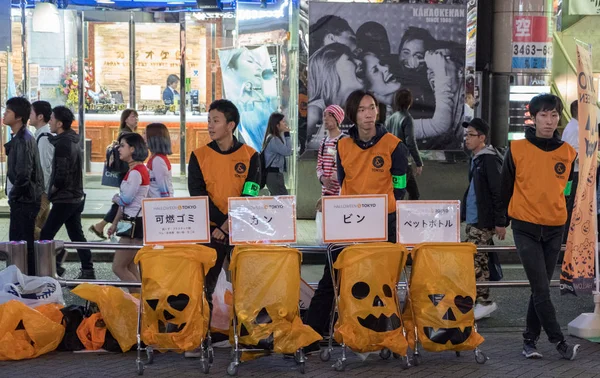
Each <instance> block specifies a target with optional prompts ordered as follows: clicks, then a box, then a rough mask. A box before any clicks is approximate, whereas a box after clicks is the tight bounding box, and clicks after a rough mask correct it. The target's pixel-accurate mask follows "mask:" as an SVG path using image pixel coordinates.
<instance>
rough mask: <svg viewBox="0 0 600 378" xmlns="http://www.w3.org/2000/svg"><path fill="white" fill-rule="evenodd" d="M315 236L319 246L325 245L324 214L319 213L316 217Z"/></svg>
mask: <svg viewBox="0 0 600 378" xmlns="http://www.w3.org/2000/svg"><path fill="white" fill-rule="evenodd" d="M315 227H316V229H315V235H316V242H317V244H318V245H322V244H323V213H322V212H320V211H317V215H315Z"/></svg>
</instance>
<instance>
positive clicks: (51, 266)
mask: <svg viewBox="0 0 600 378" xmlns="http://www.w3.org/2000/svg"><path fill="white" fill-rule="evenodd" d="M19 243H21V244H17V245H18V246H19V247H17V248H23V247H22V243H24V242H19ZM2 244H7V243H0V254H1V252H2ZM142 247H143V246H142V245H131V244H117V243H99V242H88V243H71V242H62V241H58V240H57V241H36V242H35V245H34V252H35V261H36V267H37V274H38V275H39V276H50V277H56V254H57V252H58V251H59V250H61V249H62V248H66V249H78V248H88V249H97V250H116V249H127V250H138V249H140V248H142ZM294 247H295V248H297V249H298V250H300V251H301V252H302V253H304V254H317V253H318V254H321V253H324V252H325V251H326V247H324V246H294ZM564 248H565V246H564V245H563V246H562V250H564ZM407 249H409V250H410V249H412V248H411V247H407ZM477 249H478V250H479V251H485V252H491V253H498V252H516V247H515V246H478V247H477ZM24 256H25V263H26V261H27V258H26V256H27V249H26V247H25V255H24ZM65 256H66V254H65ZM25 267H26V265H25ZM25 271H26V269H25ZM58 281H59V282H60V284H61V285H62V286H64V287H75V286H77V285H79V284H82V283H85V282H89V283H94V284H97V285H111V286H117V287H140V285H141V284H140V283H139V282H123V281H107V280H93V281H87V280H65V279H60V278H59V279H58ZM559 284H560V281H558V280H552V281H550V286H553V287H556V286H559ZM309 285H310V286H312V287H316V286H317V284H316V283H309ZM477 286H478V287H494V288H505V287H528V286H529V281H525V280H507V281H497V282H493V281H490V282H477ZM398 287H401V288H402V287H406V282H399V283H398Z"/></svg>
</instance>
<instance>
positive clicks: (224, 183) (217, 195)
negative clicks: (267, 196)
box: [194, 144, 256, 215]
mask: <svg viewBox="0 0 600 378" xmlns="http://www.w3.org/2000/svg"><path fill="white" fill-rule="evenodd" d="M255 153H256V151H255V150H254V149H253V148H252V147H250V146H248V145H246V144H243V145H242V147H240V148H239V149H238V150H237V151H235V152H232V153H230V154H221V153H219V152H217V151H215V150H213V149H212V148H210V147H209V146H208V145H206V146H202V147H200V148H198V149H197V150H195V151H194V154H195V155H196V159H198V165H200V170H201V171H202V176H203V177H204V182H205V183H206V190H207V191H208V195H209V197H210V199H211V200H212V201H213V203H214V204H215V206H216V207H217V208H218V209H219V210H220V211H221V212H222V213H223V214H225V215H227V213H228V212H229V204H228V199H229V197H240V196H241V195H242V190H243V189H244V183H245V182H246V178H247V177H248V169H249V168H250V159H252V156H253V155H254V154H255Z"/></svg>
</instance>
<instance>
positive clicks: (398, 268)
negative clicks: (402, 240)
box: [333, 243, 408, 356]
mask: <svg viewBox="0 0 600 378" xmlns="http://www.w3.org/2000/svg"><path fill="white" fill-rule="evenodd" d="M407 254H408V253H407V251H406V249H405V248H404V247H403V246H401V245H399V244H392V243H368V244H357V245H352V246H350V247H346V248H344V250H343V251H342V253H340V255H339V257H338V258H337V260H336V262H335V264H334V265H333V267H334V268H335V269H336V270H338V275H339V284H340V286H339V297H340V299H339V308H338V311H339V315H338V321H337V323H336V325H335V333H334V337H335V340H336V341H338V342H340V343H342V342H343V343H345V344H346V345H347V346H348V347H350V349H352V350H353V351H355V352H360V353H364V352H374V351H377V350H381V349H383V348H388V349H389V350H391V351H392V352H394V353H397V354H399V355H401V356H406V349H407V347H408V345H407V342H406V339H405V338H404V335H403V329H402V324H401V318H400V311H399V305H398V295H397V291H396V285H397V283H398V281H399V279H400V274H401V272H402V269H404V264H405V263H406V258H407Z"/></svg>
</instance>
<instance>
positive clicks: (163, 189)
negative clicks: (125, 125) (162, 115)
mask: <svg viewBox="0 0 600 378" xmlns="http://www.w3.org/2000/svg"><path fill="white" fill-rule="evenodd" d="M146 141H148V148H149V149H150V152H151V153H152V155H151V156H150V159H149V160H148V163H147V164H146V167H148V171H149V172H150V189H149V191H148V197H149V198H161V197H173V195H174V191H173V174H172V172H171V162H170V161H169V158H168V157H167V155H171V154H172V153H173V151H172V149H171V137H170V135H169V130H168V129H167V127H166V126H165V125H163V124H162V123H151V124H149V125H148V126H146Z"/></svg>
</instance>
